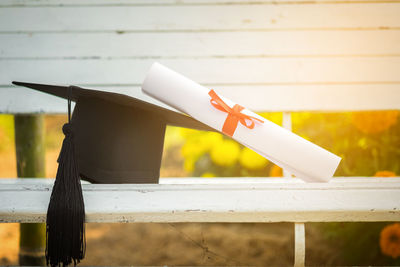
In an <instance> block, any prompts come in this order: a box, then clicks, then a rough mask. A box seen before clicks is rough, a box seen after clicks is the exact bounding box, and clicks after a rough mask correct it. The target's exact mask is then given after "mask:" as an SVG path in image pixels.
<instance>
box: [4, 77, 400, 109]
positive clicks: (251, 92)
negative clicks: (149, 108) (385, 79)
mask: <svg viewBox="0 0 400 267" xmlns="http://www.w3.org/2000/svg"><path fill="white" fill-rule="evenodd" d="M44 82H47V81H44ZM57 84H58V83H57ZM84 86H85V85H84ZM86 87H88V88H93V89H97V90H103V91H113V92H117V93H123V94H127V95H129V96H132V97H136V98H139V99H141V100H145V101H147V102H150V103H155V104H157V105H160V106H162V107H165V108H170V107H168V106H167V105H165V104H163V103H160V102H159V101H157V100H155V99H152V98H150V97H149V96H147V95H144V94H143V93H142V92H141V89H140V87H139V86H113V85H109V86H92V85H88V86H86ZM209 88H214V89H215V90H217V91H218V92H219V93H221V94H222V95H224V96H226V97H228V98H230V99H232V100H234V101H236V102H238V103H240V104H241V105H243V106H245V107H247V108H249V109H251V110H254V111H354V110H387V109H400V101H399V99H400V87H399V85H397V84H376V85H375V84H372V85H371V84H365V85H351V84H350V85H294V86H290V85H270V86H268V85H265V86H254V85H243V86H232V85H226V86H225V85H215V86H214V85H210V86H209ZM0 113H10V114H16V113H53V114H57V113H66V102H65V100H63V99H61V98H58V97H54V96H50V95H47V94H44V93H40V92H36V91H34V90H31V89H26V88H21V87H5V88H0Z"/></svg>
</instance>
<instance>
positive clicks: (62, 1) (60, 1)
mask: <svg viewBox="0 0 400 267" xmlns="http://www.w3.org/2000/svg"><path fill="white" fill-rule="evenodd" d="M326 2H328V3H335V2H337V3H354V2H355V3H369V2H372V3H388V2H390V3H393V2H395V3H397V2H399V1H398V0H347V1H343V0H316V1H313V2H312V3H314V4H318V3H326ZM248 3H249V1H246V0H114V1H110V0H2V1H1V2H0V7H1V6H98V5H106V6H121V5H122V6H124V5H207V4H230V5H231V4H248ZM256 3H257V4H260V3H265V4H274V5H276V4H281V3H283V4H285V3H307V4H309V3H311V2H308V1H304V0H257V1H256Z"/></svg>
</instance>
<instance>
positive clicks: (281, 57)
mask: <svg viewBox="0 0 400 267" xmlns="http://www.w3.org/2000/svg"><path fill="white" fill-rule="evenodd" d="M399 14H400V1H398V0H382V1H381V0H360V1H359V0H348V1H347V0H346V1H342V0H329V1H328V0H317V1H302V0H275V1H268V0H265V1H264V0H262V1H244V0H229V1H228V0H180V1H175V0H148V1H145V0H114V1H111V0H81V1H78V0H64V1H61V0H13V1H12V0H3V1H1V2H0V113H2V114H0V177H2V178H16V177H17V176H18V175H17V164H16V149H15V142H16V139H15V138H16V137H15V127H16V123H17V124H18V118H21V117H24V116H28V117H29V116H31V118H32V120H33V121H34V122H35V125H39V127H37V128H36V130H35V131H37V132H38V136H39V139H38V140H39V142H40V143H42V144H43V150H44V153H43V159H44V163H43V164H44V165H43V166H44V167H43V172H42V173H41V176H45V177H49V178H53V177H54V176H55V173H56V170H57V163H56V159H57V157H58V153H59V150H60V147H61V143H62V139H63V134H62V131H61V127H62V125H63V124H64V123H65V122H66V120H67V117H66V115H65V113H66V108H67V106H66V101H64V100H61V99H58V98H56V97H52V96H47V95H44V94H41V93H38V92H33V91H30V90H28V89H24V88H15V87H12V86H11V85H10V83H11V81H12V80H20V81H28V82H41V83H48V84H52V83H53V84H67V85H68V84H75V85H80V86H83V87H89V88H94V89H98V90H104V91H116V92H120V93H125V94H128V95H131V96H134V97H137V98H140V99H143V100H149V98H148V97H147V96H145V95H143V94H142V93H141V91H140V85H141V83H142V81H143V78H144V77H145V73H146V71H147V70H148V68H149V67H150V65H151V63H152V62H154V61H159V62H160V63H162V64H165V65H166V66H168V67H171V68H172V69H175V70H177V71H178V72H181V73H182V74H184V75H187V76H188V77H190V78H191V79H193V80H195V81H197V82H199V83H201V84H203V85H205V86H207V87H209V88H214V89H216V90H217V91H218V92H221V94H222V95H224V96H226V97H228V98H230V99H232V100H234V101H235V102H238V103H240V104H242V105H243V106H246V107H248V108H249V109H252V110H254V111H256V112H257V113H259V114H260V115H261V116H263V117H265V118H267V119H269V120H271V121H273V122H275V123H277V124H279V125H282V121H283V114H284V112H285V113H286V114H288V112H290V114H291V115H290V116H291V122H292V130H293V131H294V132H295V133H296V134H299V135H300V136H302V137H304V138H306V139H307V140H310V141H311V142H314V143H316V144H318V145H320V146H322V147H323V148H325V149H328V150H330V151H331V152H333V153H335V154H337V155H339V156H341V157H342V158H343V159H342V162H341V164H340V166H339V168H338V170H337V172H336V173H335V176H368V177H373V176H379V177H387V179H391V178H390V177H394V176H399V175H400V123H399V120H400V119H399V117H400V116H399V107H400V106H399V104H400V79H399V77H400V16H399ZM243 92H246V93H245V94H243ZM32 114H33V115H32ZM161 176H162V177H188V176H189V177H190V176H196V177H203V178H204V179H213V177H232V176H235V177H237V176H245V177H282V169H280V168H279V167H278V166H276V165H274V164H272V163H271V162H269V161H267V160H266V159H264V158H263V157H261V156H259V155H257V154H256V153H254V152H252V151H251V150H249V149H247V148H244V147H243V146H241V145H239V144H238V143H236V142H234V141H232V140H230V139H228V138H226V137H224V136H223V135H220V134H218V133H210V132H201V131H194V130H188V129H180V128H174V127H168V128H167V133H166V142H165V147H164V152H163V161H162V168H161ZM182 179H184V178H182ZM23 227H24V226H21V231H25V232H29V231H31V229H25V230H22V229H23ZM35 227H36V228H35V229H34V231H37V232H40V231H43V225H37V226H35ZM28 239H29V238H26V240H24V239H23V238H22V239H21V238H20V225H18V224H0V264H3V265H9V264H10V265H16V264H18V257H19V256H18V255H19V254H21V249H22V250H24V249H25V247H24V246H25V245H26V244H28V245H29V244H31V245H32V243H33V244H34V245H36V246H38V247H40V246H43V239H40V238H36V239H35V240H34V241H32V240H28ZM293 239H294V235H293V224H287V223H274V224H252V223H245V224H237V223H235V224H212V223H207V224H179V223H178V224H88V225H87V242H88V245H87V248H88V249H87V256H86V258H85V260H84V261H83V262H82V264H81V265H103V266H104V265H211V266H216V265H218V266H232V265H256V266H265V265H278V264H279V265H291V264H292V263H293V257H294V255H293V250H294V248H293ZM20 243H21V244H22V246H20ZM20 247H21V249H20ZM41 251H42V250H38V251H36V252H35V251H33V252H32V251H31V252H29V253H31V254H30V255H36V254H35V253H37V254H40V253H42V252H41ZM25 252H26V251H25ZM25 252H24V251H23V253H25ZM306 264H307V265H400V224H399V223H396V222H386V223H307V224H306Z"/></svg>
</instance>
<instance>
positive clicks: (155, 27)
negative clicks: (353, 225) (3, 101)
mask: <svg viewBox="0 0 400 267" xmlns="http://www.w3.org/2000/svg"><path fill="white" fill-rule="evenodd" d="M398 14H400V3H378V4H374V3H371V4H369V3H365V4H324V5H315V4H301V5H296V4H288V5H262V4H247V5H246V4H241V5H197V6H193V5H182V6H181V5H173V6H146V5H144V6H111V7H108V6H96V7H86V6H82V7H68V6H62V7H41V8H36V7H24V8H21V7H10V8H9V7H3V8H1V9H0V32H43V31H44V32H48V31H50V32H65V31H72V32H76V31H100V32H104V31H198V30H202V31H215V30H234V31H237V30H268V29H271V30H279V29H371V28H372V29H381V28H399V27H400V18H399V15H398ZM21 18H23V19H21Z"/></svg>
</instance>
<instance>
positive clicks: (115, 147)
mask: <svg viewBox="0 0 400 267" xmlns="http://www.w3.org/2000/svg"><path fill="white" fill-rule="evenodd" d="M13 84H15V85H19V86H25V87H28V88H32V89H35V90H38V91H42V92H45V93H48V94H52V95H55V96H58V97H62V98H65V99H67V100H68V123H66V124H65V125H64V126H63V132H64V134H65V139H64V141H63V145H62V148H61V152H60V155H59V157H58V163H59V165H58V170H57V175H56V180H55V183H54V186H53V191H52V194H51V197H50V203H49V207H48V211H47V220H46V232H47V233H46V240H47V242H46V260H47V264H50V265H51V266H60V265H61V264H62V265H68V264H71V263H72V262H74V264H76V263H79V261H80V260H81V259H83V258H84V254H85V230H84V220H85V211H84V202H83V196H82V188H81V184H80V179H84V180H87V181H89V182H92V183H110V184H111V183H158V179H159V174H160V166H161V157H162V150H163V144H164V134H165V128H166V125H173V126H180V127H187V128H193V129H199V130H212V129H211V128H210V127H208V126H207V125H205V124H203V123H201V122H199V121H197V120H195V119H193V118H191V117H189V116H187V115H184V114H182V113H179V112H177V111H174V110H171V109H167V108H164V107H161V106H159V105H157V104H153V103H150V102H146V101H143V100H140V99H137V98H134V97H131V96H128V95H124V94H119V93H115V92H105V91H98V90H93V89H85V88H81V87H77V86H57V85H46V84H35V83H25V82H13ZM71 101H74V102H76V105H75V108H74V112H73V114H72V117H71Z"/></svg>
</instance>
